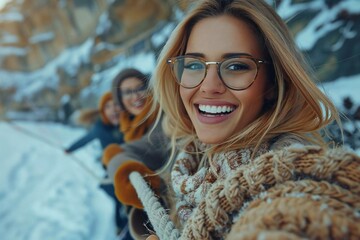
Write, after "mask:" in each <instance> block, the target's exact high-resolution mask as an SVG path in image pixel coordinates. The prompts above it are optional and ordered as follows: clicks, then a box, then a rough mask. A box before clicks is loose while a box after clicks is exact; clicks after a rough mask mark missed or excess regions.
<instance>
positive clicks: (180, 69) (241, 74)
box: [167, 55, 269, 90]
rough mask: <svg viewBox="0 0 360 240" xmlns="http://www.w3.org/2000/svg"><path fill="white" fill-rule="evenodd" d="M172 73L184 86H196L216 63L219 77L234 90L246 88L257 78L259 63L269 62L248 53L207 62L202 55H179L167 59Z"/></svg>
mask: <svg viewBox="0 0 360 240" xmlns="http://www.w3.org/2000/svg"><path fill="white" fill-rule="evenodd" d="M167 63H168V64H171V70H172V74H173V75H174V77H175V79H176V81H177V82H178V83H179V84H180V85H181V86H182V87H184V88H195V87H197V86H199V85H200V84H201V83H202V82H203V81H204V79H205V77H206V74H207V70H208V68H209V65H216V66H217V72H218V75H219V78H220V79H221V81H222V82H223V83H224V85H225V86H226V87H228V88H230V89H232V90H244V89H247V88H248V87H250V86H251V85H252V84H253V82H254V81H255V79H256V76H257V74H258V70H259V65H260V64H267V63H269V62H267V61H264V60H261V59H256V58H253V57H251V56H248V55H239V56H234V57H230V58H227V59H224V60H223V61H221V62H206V61H204V60H203V59H202V58H200V57H195V56H179V57H174V58H170V59H168V60H167Z"/></svg>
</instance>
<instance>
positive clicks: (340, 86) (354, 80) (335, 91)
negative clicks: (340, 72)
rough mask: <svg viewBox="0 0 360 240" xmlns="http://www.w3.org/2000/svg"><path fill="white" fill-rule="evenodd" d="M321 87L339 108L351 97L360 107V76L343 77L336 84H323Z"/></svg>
mask: <svg viewBox="0 0 360 240" xmlns="http://www.w3.org/2000/svg"><path fill="white" fill-rule="evenodd" d="M319 87H320V89H322V90H323V91H324V93H325V94H326V95H327V96H329V98H330V99H331V100H332V101H333V102H334V103H335V105H336V106H338V107H340V106H342V102H343V99H344V98H345V97H350V98H351V99H352V100H353V102H354V104H356V105H360V97H359V89H360V74H359V75H355V76H351V77H341V78H339V79H337V80H336V81H334V82H330V83H323V84H321V85H319Z"/></svg>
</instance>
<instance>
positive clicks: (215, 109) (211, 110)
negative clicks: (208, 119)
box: [199, 104, 234, 114]
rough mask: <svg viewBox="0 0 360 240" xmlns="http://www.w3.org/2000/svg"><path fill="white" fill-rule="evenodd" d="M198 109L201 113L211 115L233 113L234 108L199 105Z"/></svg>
mask: <svg viewBox="0 0 360 240" xmlns="http://www.w3.org/2000/svg"><path fill="white" fill-rule="evenodd" d="M199 109H200V111H202V112H206V113H212V114H219V113H230V112H232V111H234V108H233V107H230V106H210V105H201V104H199Z"/></svg>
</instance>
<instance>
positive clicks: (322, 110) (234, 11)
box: [151, 0, 340, 155]
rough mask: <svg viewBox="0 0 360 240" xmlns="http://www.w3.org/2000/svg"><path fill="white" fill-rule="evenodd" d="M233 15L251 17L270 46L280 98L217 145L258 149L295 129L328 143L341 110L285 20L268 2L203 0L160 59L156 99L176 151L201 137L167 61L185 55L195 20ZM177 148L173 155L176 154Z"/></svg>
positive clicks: (219, 148)
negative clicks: (324, 90)
mask: <svg viewBox="0 0 360 240" xmlns="http://www.w3.org/2000/svg"><path fill="white" fill-rule="evenodd" d="M221 15H229V16H233V17H235V18H237V19H239V20H241V21H246V22H247V23H248V24H249V25H250V26H251V27H252V28H254V29H255V32H256V33H257V34H258V35H259V36H258V38H259V39H260V40H261V41H262V43H263V45H264V51H265V53H266V55H267V56H268V58H269V59H267V60H270V61H271V66H270V67H269V68H271V69H269V70H268V72H269V73H272V74H270V77H271V78H272V79H271V81H272V82H273V85H274V88H273V93H274V99H273V101H271V103H270V104H269V103H267V104H266V105H267V106H266V109H264V111H263V113H262V115H261V116H259V117H258V118H257V119H256V120H255V121H253V122H252V123H250V124H249V125H248V126H247V127H246V128H244V129H242V130H241V131H240V132H236V133H234V134H233V135H232V136H231V137H230V138H229V139H228V140H226V141H224V142H223V143H219V144H216V146H214V147H212V148H211V151H210V155H211V154H213V153H214V152H219V151H225V150H226V151H228V150H234V149H239V148H243V147H249V146H255V147H258V146H259V145H260V144H261V143H262V142H265V141H271V139H273V138H275V137H276V136H279V135H281V134H283V133H292V134H295V135H297V136H299V137H302V138H303V139H305V140H307V141H309V142H311V143H315V144H319V145H322V146H325V145H326V143H325V141H324V140H323V137H322V131H321V130H322V129H324V127H325V126H326V125H327V124H329V123H330V122H332V121H333V120H336V121H338V122H339V123H340V119H339V114H338V112H337V110H336V108H335V106H334V105H333V103H332V102H331V101H330V100H329V99H328V98H327V97H326V96H325V95H324V94H323V93H322V92H321V91H320V90H319V88H318V87H317V86H316V84H315V83H314V82H313V80H312V77H311V76H312V75H313V74H312V71H311V69H310V66H309V65H308V64H307V63H306V61H305V59H304V57H303V55H302V54H301V52H300V51H299V50H298V48H297V47H296V44H295V42H294V40H293V38H292V36H291V34H290V32H289V30H288V28H287V26H286V24H285V23H284V21H283V20H282V19H281V18H280V17H279V16H278V14H277V13H276V12H275V11H274V9H273V8H272V7H271V6H269V5H268V4H267V3H265V2H264V1H262V0H233V1H220V0H203V1H198V3H197V4H196V5H193V7H192V9H191V11H190V12H189V13H188V14H187V15H186V16H185V18H184V19H183V20H182V21H181V22H180V23H179V24H178V26H177V27H176V28H175V30H174V31H173V32H172V34H171V36H170V38H169V40H168V41H167V43H166V45H165V46H164V48H163V50H162V51H161V54H160V56H159V59H158V63H157V66H156V69H155V71H154V75H153V78H152V80H151V86H152V87H153V89H154V98H155V101H154V102H155V103H159V105H160V108H161V109H162V110H163V113H164V118H163V127H164V130H165V131H166V132H167V134H169V136H170V138H171V144H172V147H173V150H174V151H175V149H176V147H179V148H180V149H184V147H185V146H186V145H187V144H189V143H191V142H193V141H195V140H196V139H197V136H196V133H195V129H194V127H193V125H192V123H191V120H190V118H189V116H188V114H187V112H186V110H185V107H184V105H183V103H182V100H181V98H180V91H179V88H180V86H179V85H178V84H177V83H176V81H175V79H174V77H173V75H172V73H171V69H170V66H169V65H167V59H168V58H171V57H175V56H179V55H183V54H184V53H185V51H186V47H187V41H188V39H189V36H190V33H191V31H192V29H193V27H194V25H195V24H197V23H198V22H199V21H201V20H202V19H205V18H210V17H215V16H221ZM174 151H173V153H174Z"/></svg>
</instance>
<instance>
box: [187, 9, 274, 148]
mask: <svg viewBox="0 0 360 240" xmlns="http://www.w3.org/2000/svg"><path fill="white" fill-rule="evenodd" d="M237 53H239V54H248V55H251V56H252V57H254V58H258V59H264V56H263V53H262V50H261V47H260V44H259V41H258V39H257V37H256V35H255V32H254V31H253V30H252V29H251V27H250V26H248V24H247V23H246V22H244V21H240V20H238V19H236V18H234V17H231V16H217V17H209V18H205V19H203V20H201V21H200V22H198V23H197V24H196V25H195V26H194V28H193V29H192V31H191V34H190V37H189V40H188V44H187V47H186V53H185V54H187V55H188V54H189V55H196V56H200V57H202V58H204V59H205V61H222V60H223V59H224V56H225V55H229V54H237ZM266 83H267V78H266V71H265V67H264V66H263V67H260V68H259V71H258V74H257V77H256V79H255V81H254V83H253V84H252V85H251V86H250V87H249V88H247V89H245V90H241V91H235V90H231V89H229V88H227V87H226V86H225V85H224V84H223V82H222V81H221V79H220V78H219V76H218V72H217V66H216V65H209V66H208V71H207V75H206V77H205V79H204V81H203V82H202V83H201V84H200V85H199V86H197V87H195V88H192V89H186V88H183V87H180V95H181V99H182V101H183V104H184V106H185V109H186V111H187V113H188V115H189V117H190V119H191V121H192V124H193V125H194V128H195V131H196V134H197V136H198V137H199V139H200V140H201V141H202V142H204V143H210V144H215V143H221V142H223V141H225V140H227V139H229V137H231V136H233V135H234V134H235V133H237V132H239V131H241V130H242V129H244V128H245V127H246V126H247V125H249V124H250V123H251V122H253V121H254V120H255V119H256V118H258V117H259V115H260V113H261V110H262V107H263V104H264V92H265V90H266ZM200 109H201V110H200Z"/></svg>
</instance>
